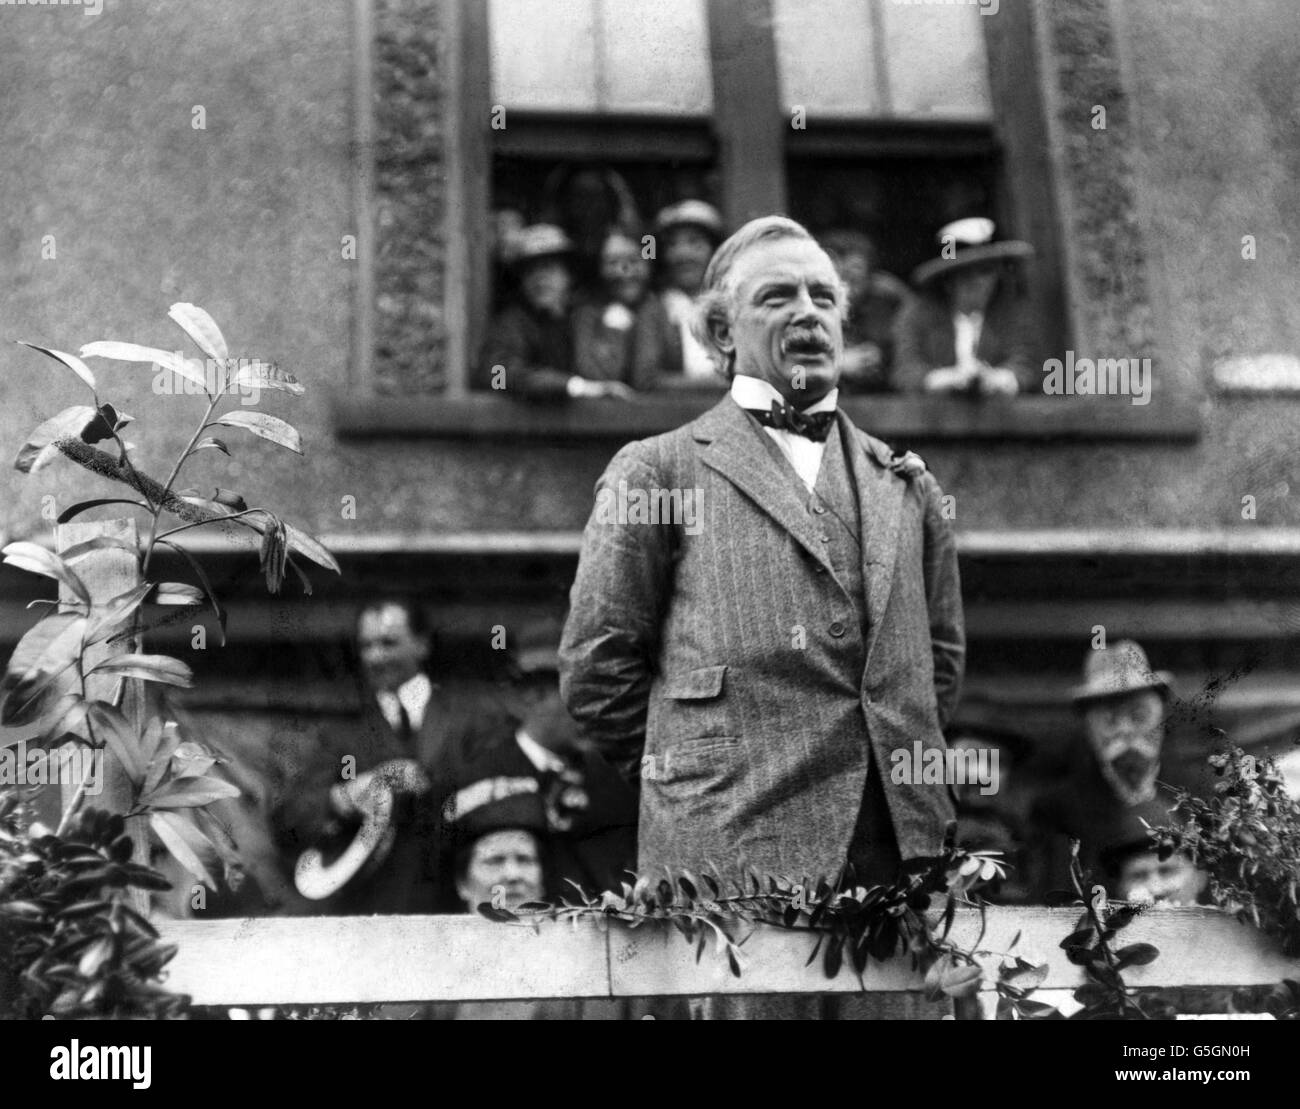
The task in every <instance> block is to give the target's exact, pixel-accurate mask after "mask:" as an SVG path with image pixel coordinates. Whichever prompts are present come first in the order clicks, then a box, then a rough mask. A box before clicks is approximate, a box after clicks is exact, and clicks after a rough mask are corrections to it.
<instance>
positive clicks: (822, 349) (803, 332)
mask: <svg viewBox="0 0 1300 1109" xmlns="http://www.w3.org/2000/svg"><path fill="white" fill-rule="evenodd" d="M831 349H832V343H831V337H830V336H829V335H827V334H826V332H825V331H823V330H822V329H821V328H820V327H792V328H790V330H789V331H787V332H786V333H785V334H784V335H783V336H782V337H781V353H782V354H785V353H786V352H788V351H792V350H793V351H798V352H805V351H818V352H819V353H830V351H831Z"/></svg>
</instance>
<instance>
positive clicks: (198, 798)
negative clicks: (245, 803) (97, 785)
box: [140, 775, 239, 809]
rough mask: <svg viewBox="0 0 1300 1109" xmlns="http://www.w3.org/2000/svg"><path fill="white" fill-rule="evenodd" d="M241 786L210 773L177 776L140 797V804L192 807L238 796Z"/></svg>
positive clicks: (160, 806) (162, 806)
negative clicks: (194, 776) (195, 775)
mask: <svg viewBox="0 0 1300 1109" xmlns="http://www.w3.org/2000/svg"><path fill="white" fill-rule="evenodd" d="M238 796H239V788H238V787H237V786H233V785H231V784H230V783H229V782H223V781H222V780H221V779H220V778H213V777H211V776H210V775H201V776H199V777H197V778H175V779H173V780H172V781H169V782H167V783H166V784H165V785H163V786H161V787H160V788H158V789H157V790H155V791H154V792H153V793H148V794H145V795H144V796H143V797H141V798H140V804H142V805H148V806H150V807H151V808H155V809H190V808H194V807H196V806H198V805H206V804H208V803H209V802H212V801H219V800H221V799H222V798H223V797H238Z"/></svg>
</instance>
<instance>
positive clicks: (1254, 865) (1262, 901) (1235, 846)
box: [1154, 747, 1300, 955]
mask: <svg viewBox="0 0 1300 1109" xmlns="http://www.w3.org/2000/svg"><path fill="white" fill-rule="evenodd" d="M1209 762H1210V765H1211V766H1212V767H1214V768H1215V770H1216V772H1217V773H1218V775H1219V777H1220V779H1221V780H1220V781H1218V782H1216V783H1215V784H1214V796H1213V797H1211V798H1210V799H1209V800H1203V799H1201V798H1198V797H1193V796H1192V795H1191V794H1190V793H1188V792H1187V791H1185V790H1184V791H1180V792H1179V794H1178V799H1177V803H1176V804H1175V806H1174V808H1173V810H1172V812H1173V815H1174V817H1175V819H1176V823H1174V824H1171V825H1169V826H1166V827H1161V828H1157V829H1155V830H1154V831H1155V835H1156V836H1157V837H1158V842H1159V850H1160V854H1161V858H1168V856H1169V854H1170V853H1171V852H1173V851H1176V850H1183V851H1187V852H1189V853H1190V854H1191V857H1192V859H1193V861H1194V862H1195V863H1196V865H1197V866H1199V867H1201V868H1202V869H1204V870H1206V871H1207V872H1208V873H1209V875H1210V882H1209V891H1210V897H1211V899H1212V900H1213V901H1214V903H1215V904H1216V905H1218V906H1219V907H1220V908H1222V909H1226V910H1227V911H1228V912H1230V913H1233V914H1234V915H1235V916H1236V917H1237V918H1238V919H1239V920H1242V921H1250V922H1251V923H1252V924H1254V925H1255V927H1256V928H1260V929H1262V930H1263V931H1264V932H1265V933H1267V934H1268V935H1271V936H1275V937H1276V938H1277V939H1279V940H1280V941H1281V944H1282V953H1283V954H1284V955H1297V954H1300V899H1298V898H1297V893H1296V890H1297V884H1298V883H1300V804H1297V803H1296V802H1295V801H1294V800H1292V799H1291V797H1290V796H1289V795H1288V793H1287V791H1286V783H1285V781H1284V780H1283V777H1282V773H1281V771H1280V770H1278V768H1277V764H1276V762H1274V761H1273V760H1272V759H1264V760H1262V761H1257V760H1256V759H1255V757H1254V756H1252V755H1248V754H1246V753H1245V752H1244V751H1242V750H1241V748H1240V747H1232V748H1230V749H1228V750H1227V751H1224V752H1220V753H1217V754H1214V755H1211V756H1210V759H1209Z"/></svg>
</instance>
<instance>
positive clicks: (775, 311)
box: [560, 216, 965, 882]
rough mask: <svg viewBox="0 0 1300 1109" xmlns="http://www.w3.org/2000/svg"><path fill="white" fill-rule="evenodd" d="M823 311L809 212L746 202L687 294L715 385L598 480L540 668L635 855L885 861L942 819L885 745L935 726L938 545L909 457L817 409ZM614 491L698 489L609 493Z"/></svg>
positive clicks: (941, 699)
mask: <svg viewBox="0 0 1300 1109" xmlns="http://www.w3.org/2000/svg"><path fill="white" fill-rule="evenodd" d="M843 318H844V289H843V286H842V284H841V283H840V280H839V278H838V277H837V275H836V273H835V268H834V266H833V265H832V263H831V260H830V258H829V257H828V256H827V255H826V252H825V251H823V250H822V249H821V247H820V246H818V244H817V243H816V241H815V240H814V239H813V237H812V236H811V235H810V234H809V233H808V231H807V230H806V229H805V228H803V227H802V226H800V225H799V224H797V223H795V222H794V221H793V220H789V219H785V218H783V217H780V216H768V217H765V218H762V219H757V220H753V221H751V222H750V223H748V224H746V225H745V226H744V227H742V228H741V229H740V230H739V231H737V232H736V233H735V234H734V235H733V236H732V237H731V238H730V239H728V240H727V241H726V242H725V243H723V244H722V246H721V247H720V248H719V249H718V251H717V253H716V254H715V255H714V257H713V260H712V261H711V262H710V263H709V267H708V270H707V272H706V275H705V281H704V289H703V292H702V295H701V305H700V315H699V316H698V317H697V328H698V332H699V336H700V338H701V340H702V341H706V342H708V343H709V344H710V345H711V347H712V349H713V351H714V353H715V356H716V357H717V359H718V361H719V362H720V363H722V364H723V365H724V366H725V367H726V369H727V373H728V376H729V377H730V379H731V391H730V394H729V395H728V396H727V397H725V398H724V399H723V400H722V401H721V402H720V403H719V404H717V405H716V406H715V407H714V408H712V409H711V410H710V411H709V412H707V413H706V414H705V415H703V416H701V417H700V418H699V419H697V420H695V421H694V422H692V423H690V424H687V425H685V426H684V427H681V428H679V429H677V430H676V431H673V432H669V433H668V434H666V435H660V436H656V437H654V438H651V439H646V440H642V441H640V442H635V443H631V444H629V445H628V446H626V447H624V448H623V449H622V450H621V451H619V453H618V454H617V455H616V456H615V458H614V460H613V461H612V462H611V463H610V465H609V466H608V468H607V469H606V470H605V473H604V474H603V475H602V477H601V478H600V481H599V482H598V484H597V494H596V510H595V511H594V512H593V513H592V516H591V518H590V520H589V521H588V524H587V527H586V530H585V532H584V535H583V544H582V553H581V557H580V559H579V564H578V573H577V578H576V580H575V582H574V585H573V589H572V592H571V609H570V614H569V619H568V622H567V624H566V626H565V629H564V637H563V640H562V641H561V646H560V686H561V691H562V693H563V695H564V698H565V701H566V703H567V705H568V707H569V710H570V711H571V712H572V714H573V715H574V717H575V718H576V719H577V720H578V721H579V722H580V723H581V724H583V725H584V727H585V728H586V730H587V733H588V735H589V736H590V738H591V739H592V740H593V741H594V742H595V743H596V744H597V745H598V746H599V747H600V748H601V749H602V750H603V751H604V752H605V753H606V755H607V756H608V757H609V758H610V760H611V761H613V762H615V764H616V765H619V766H621V767H622V768H623V769H624V771H625V773H627V774H628V775H629V777H631V778H636V777H638V776H639V777H640V780H641V806H640V823H639V829H638V836H639V854H638V864H639V869H640V870H641V872H642V873H647V874H648V873H651V872H652V871H656V870H660V868H662V867H664V866H667V867H669V868H671V869H673V870H674V871H676V870H679V869H682V868H686V869H689V870H692V871H696V872H698V871H700V870H710V869H717V870H718V871H720V872H722V873H723V874H726V875H736V874H739V873H741V872H742V868H743V867H744V866H746V865H747V866H750V867H753V868H754V869H756V870H758V871H759V872H760V873H766V874H771V875H773V876H783V875H784V876H790V877H792V878H794V879H796V880H797V878H798V876H800V875H808V876H812V875H818V874H821V875H826V876H827V877H829V878H832V879H833V878H834V877H835V876H837V875H839V874H841V873H843V872H844V871H845V870H846V868H849V867H851V868H852V871H853V874H854V876H855V877H856V878H857V880H858V881H862V882H872V881H881V882H887V881H889V880H891V879H893V878H894V877H895V875H896V873H897V870H898V866H899V864H900V862H901V861H902V860H903V859H907V858H912V857H916V856H925V855H931V854H934V853H937V852H938V850H939V849H940V847H941V845H942V842H943V837H944V830H945V826H946V825H947V823H948V821H950V820H951V819H952V815H953V809H952V801H951V798H950V796H949V793H948V790H947V788H946V787H945V786H942V785H934V784H928V785H927V784H922V783H920V782H915V783H913V782H901V781H894V780H893V779H892V778H891V776H890V774H889V768H890V765H891V760H890V755H891V753H892V752H893V751H894V750H895V749H897V748H900V747H904V746H906V747H907V748H908V749H909V750H910V749H912V747H913V745H914V744H921V745H922V746H923V747H924V748H937V749H939V750H943V749H944V740H943V735H942V728H943V725H944V723H945V722H946V720H947V719H948V717H949V715H950V713H951V711H952V709H953V706H954V704H955V702H956V699H957V693H958V688H959V685H960V681H961V675H962V669H963V660H964V655H965V636H964V631H963V621H962V611H961V596H960V587H959V582H958V573H957V554H956V546H955V543H954V540H953V535H952V531H951V528H950V525H949V523H948V521H947V520H946V519H945V517H944V513H943V511H942V491H941V490H940V488H939V484H938V483H937V482H936V481H935V480H934V478H933V477H932V476H931V475H930V474H929V473H927V472H925V466H924V463H922V462H921V461H920V460H919V459H917V458H916V457H915V456H909V457H907V458H904V459H899V458H896V457H895V456H894V454H893V452H892V451H891V450H890V449H889V448H888V447H887V446H886V445H885V444H884V443H882V442H881V441H880V440H878V439H875V438H873V437H872V436H870V435H868V434H867V433H866V432H864V431H862V430H861V429H859V428H857V427H855V426H854V425H853V423H852V422H851V421H850V419H849V417H848V416H847V415H846V414H845V413H844V412H843V411H841V410H839V409H838V407H837V404H836V401H837V397H838V392H837V388H836V385H837V382H838V379H839V374H840V360H841V357H842V355H843V332H842V327H843ZM619 489H622V490H624V491H625V493H626V491H627V490H632V491H636V490H638V489H646V490H654V489H659V490H660V491H665V490H666V491H679V492H681V493H682V494H683V496H685V495H686V494H689V495H691V496H692V497H693V498H694V503H695V505H696V507H697V508H698V512H696V513H694V517H695V518H694V519H693V520H692V521H688V522H686V523H683V521H682V520H681V519H662V518H660V519H657V520H653V521H651V520H646V519H644V518H643V517H642V516H638V515H636V514H635V513H625V514H611V513H610V512H608V511H604V510H603V509H604V508H608V502H609V500H610V496H611V495H612V494H615V493H616V491H618V490H619ZM669 515H672V514H671V513H669ZM624 517H626V518H624ZM692 524H693V525H694V526H692Z"/></svg>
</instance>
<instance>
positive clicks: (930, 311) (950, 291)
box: [894, 219, 1041, 396]
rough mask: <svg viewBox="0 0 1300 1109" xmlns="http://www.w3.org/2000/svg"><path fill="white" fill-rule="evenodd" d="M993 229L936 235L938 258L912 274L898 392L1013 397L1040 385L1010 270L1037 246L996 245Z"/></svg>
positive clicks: (960, 225)
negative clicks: (913, 290)
mask: <svg viewBox="0 0 1300 1109" xmlns="http://www.w3.org/2000/svg"><path fill="white" fill-rule="evenodd" d="M994 230H995V228H994V224H993V221H992V220H989V219H962V220H957V221H956V222H955V223H950V224H947V225H945V226H944V227H942V228H940V229H939V234H938V239H939V243H940V254H939V257H938V258H933V259H931V260H930V261H928V262H925V263H923V264H922V265H920V266H918V267H917V268H916V270H915V271H914V273H913V274H912V283H913V284H914V285H916V286H917V288H918V289H919V290H920V296H919V297H918V298H917V299H916V301H915V302H914V303H913V304H911V305H909V306H908V307H906V308H905V309H904V310H903V311H902V312H901V313H900V314H899V316H898V325H897V333H896V336H895V370H894V380H895V383H896V384H897V386H898V388H899V389H902V390H905V391H912V392H920V391H925V392H931V393H969V394H972V395H976V396H980V395H994V396H996V395H1002V396H1012V395H1014V394H1016V393H1018V392H1021V391H1024V390H1028V389H1032V388H1035V387H1036V385H1037V384H1038V381H1036V380H1035V376H1034V372H1033V365H1032V363H1031V357H1030V350H1029V342H1028V339H1027V324H1028V319H1027V315H1026V309H1025V305H1024V303H1023V302H1022V301H1021V300H1020V299H1019V298H1018V297H1017V296H1016V288H1015V284H1016V283H1015V281H1014V277H1015V274H1014V271H1013V270H1012V269H1011V267H1012V266H1013V265H1014V264H1015V263H1016V261H1017V260H1019V259H1023V258H1027V257H1029V256H1030V255H1032V254H1033V252H1034V251H1033V247H1031V246H1030V245H1029V244H1028V243H1025V242H1019V241H1014V240H1005V241H994V238H993V232H994ZM1038 380H1039V381H1041V378H1039V379H1038Z"/></svg>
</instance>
